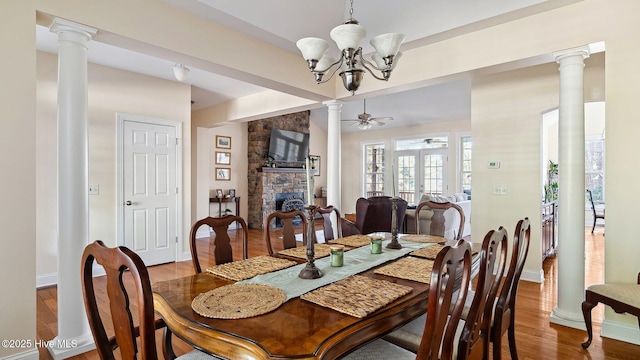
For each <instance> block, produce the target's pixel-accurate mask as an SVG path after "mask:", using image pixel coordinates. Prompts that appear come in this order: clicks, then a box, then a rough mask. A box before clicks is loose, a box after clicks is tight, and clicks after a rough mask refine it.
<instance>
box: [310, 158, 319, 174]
mask: <svg viewBox="0 0 640 360" xmlns="http://www.w3.org/2000/svg"><path fill="white" fill-rule="evenodd" d="M309 160H310V161H311V170H316V173H315V174H314V175H315V176H320V155H309Z"/></svg>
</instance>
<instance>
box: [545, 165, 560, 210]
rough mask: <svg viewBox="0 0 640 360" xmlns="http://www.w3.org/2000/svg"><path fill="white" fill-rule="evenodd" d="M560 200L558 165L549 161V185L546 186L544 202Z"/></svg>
mask: <svg viewBox="0 0 640 360" xmlns="http://www.w3.org/2000/svg"><path fill="white" fill-rule="evenodd" d="M557 199H558V163H554V162H553V161H551V160H549V167H548V169H547V184H546V185H545V186H544V201H545V202H550V201H554V200H557Z"/></svg>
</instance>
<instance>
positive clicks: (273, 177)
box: [247, 111, 314, 229]
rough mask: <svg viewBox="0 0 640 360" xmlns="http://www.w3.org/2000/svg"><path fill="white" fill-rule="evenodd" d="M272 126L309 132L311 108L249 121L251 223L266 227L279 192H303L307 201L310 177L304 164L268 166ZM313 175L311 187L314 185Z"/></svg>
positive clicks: (250, 224) (257, 227) (249, 202)
mask: <svg viewBox="0 0 640 360" xmlns="http://www.w3.org/2000/svg"><path fill="white" fill-rule="evenodd" d="M271 129H282V130H291V131H297V132H303V133H309V112H308V111H303V112H299V113H294V114H287V115H282V116H276V117H273V118H268V119H262V120H256V121H251V122H249V124H248V144H247V147H248V151H247V155H248V158H249V159H248V160H249V161H248V162H249V169H248V179H247V180H248V182H249V183H248V185H249V186H248V187H249V199H248V211H249V215H248V218H247V225H248V226H249V227H250V228H254V229H262V228H263V226H264V221H265V220H266V218H267V216H269V214H271V213H272V212H274V211H276V194H286V193H297V194H302V199H303V201H304V203H305V204H306V203H307V177H306V170H305V169H303V168H271V167H265V166H264V165H265V155H268V152H269V139H270V137H271ZM313 180H314V179H313V176H311V189H313V185H314V184H313Z"/></svg>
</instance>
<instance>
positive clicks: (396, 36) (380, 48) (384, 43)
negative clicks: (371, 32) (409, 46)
mask: <svg viewBox="0 0 640 360" xmlns="http://www.w3.org/2000/svg"><path fill="white" fill-rule="evenodd" d="M404 37H405V36H404V34H400V33H387V34H382V35H378V36H376V37H374V38H373V39H371V41H369V43H370V44H371V46H373V47H374V48H375V49H376V52H377V53H378V54H379V55H380V57H381V58H385V57H387V56H390V55H395V54H397V53H398V50H400V45H402V42H403V41H404Z"/></svg>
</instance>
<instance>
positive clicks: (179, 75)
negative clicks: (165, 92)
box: [173, 64, 190, 81]
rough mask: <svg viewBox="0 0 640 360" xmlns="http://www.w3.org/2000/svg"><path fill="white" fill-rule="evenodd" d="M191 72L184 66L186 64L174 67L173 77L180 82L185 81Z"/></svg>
mask: <svg viewBox="0 0 640 360" xmlns="http://www.w3.org/2000/svg"><path fill="white" fill-rule="evenodd" d="M189 71H190V70H189V68H188V67H186V66H184V64H175V65H173V76H175V77H176V80H178V81H185V79H186V78H187V75H188V74H189Z"/></svg>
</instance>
